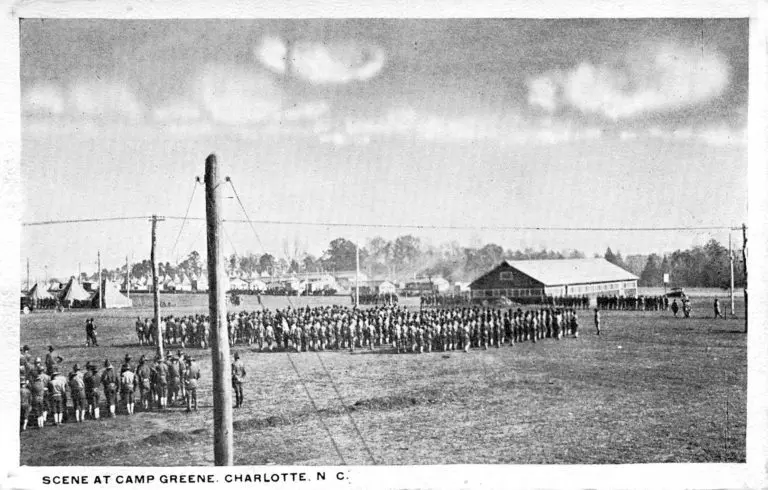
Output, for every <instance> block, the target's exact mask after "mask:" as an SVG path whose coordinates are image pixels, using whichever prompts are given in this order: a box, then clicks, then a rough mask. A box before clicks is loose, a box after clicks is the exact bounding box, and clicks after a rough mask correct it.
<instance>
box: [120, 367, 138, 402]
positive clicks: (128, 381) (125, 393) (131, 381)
mask: <svg viewBox="0 0 768 490" xmlns="http://www.w3.org/2000/svg"><path fill="white" fill-rule="evenodd" d="M125 357H126V362H125V363H124V364H123V367H121V368H120V395H121V396H122V399H123V401H124V402H125V411H126V412H128V415H133V404H134V401H133V393H134V392H135V391H136V387H137V384H138V379H136V375H135V374H134V372H133V369H132V368H131V365H130V363H129V362H127V360H129V359H130V358H129V357H128V356H125Z"/></svg>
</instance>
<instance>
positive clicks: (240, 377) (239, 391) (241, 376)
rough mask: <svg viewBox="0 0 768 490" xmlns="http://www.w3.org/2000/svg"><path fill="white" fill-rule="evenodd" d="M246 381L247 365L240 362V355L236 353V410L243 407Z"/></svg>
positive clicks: (233, 387)
mask: <svg viewBox="0 0 768 490" xmlns="http://www.w3.org/2000/svg"><path fill="white" fill-rule="evenodd" d="M244 380H245V365H244V364H243V361H241V360H240V354H239V353H238V352H235V362H233V363H232V389H233V390H234V392H235V408H240V407H242V406H243V381H244Z"/></svg>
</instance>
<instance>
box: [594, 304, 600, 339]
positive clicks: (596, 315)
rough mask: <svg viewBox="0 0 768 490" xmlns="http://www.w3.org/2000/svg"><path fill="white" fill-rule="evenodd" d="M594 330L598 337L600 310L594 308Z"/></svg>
mask: <svg viewBox="0 0 768 490" xmlns="http://www.w3.org/2000/svg"><path fill="white" fill-rule="evenodd" d="M595 330H597V335H600V310H599V309H597V308H595Z"/></svg>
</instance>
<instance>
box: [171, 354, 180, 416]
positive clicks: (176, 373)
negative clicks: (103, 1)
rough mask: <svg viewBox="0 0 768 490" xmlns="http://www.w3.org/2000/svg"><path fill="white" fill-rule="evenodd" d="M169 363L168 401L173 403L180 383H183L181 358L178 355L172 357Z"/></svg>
mask: <svg viewBox="0 0 768 490" xmlns="http://www.w3.org/2000/svg"><path fill="white" fill-rule="evenodd" d="M169 360H170V362H169V363H168V403H169V404H170V405H173V404H174V403H175V402H176V399H177V397H178V394H179V385H181V372H180V366H179V360H178V359H177V358H176V356H173V355H172V356H171V357H170V359H169Z"/></svg>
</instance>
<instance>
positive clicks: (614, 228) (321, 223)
mask: <svg viewBox="0 0 768 490" xmlns="http://www.w3.org/2000/svg"><path fill="white" fill-rule="evenodd" d="M233 190H234V187H233ZM235 194H236V195H237V193H235ZM238 201H239V202H240V205H241V207H242V201H240V199H239V196H238ZM243 212H244V213H245V215H246V217H247V216H248V215H247V213H246V212H245V208H243ZM158 217H161V216H158ZM162 217H163V218H165V219H167V220H182V221H204V220H205V218H200V217H194V216H193V217H190V216H162ZM149 218H151V216H149V215H148V216H127V217H116V218H82V219H67V220H50V221H28V222H22V223H21V225H22V226H43V225H58V224H68V223H92V222H100V221H128V220H145V219H149ZM223 221H224V222H225V223H245V224H249V225H251V227H252V229H253V224H254V223H258V224H263V225H298V226H321V227H327V228H391V229H419V230H508V231H727V230H741V229H742V228H741V227H740V226H725V225H711V226H646V227H643V226H638V227H635V226H594V227H591V226H517V225H423V224H412V225H409V224H401V223H340V222H330V221H328V222H326V221H287V220H285V221H284V220H251V219H227V220H223ZM253 231H254V234H255V235H256V237H257V239H258V240H259V242H260V241H261V239H260V238H259V236H258V233H256V230H255V229H253ZM262 248H263V246H262Z"/></svg>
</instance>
